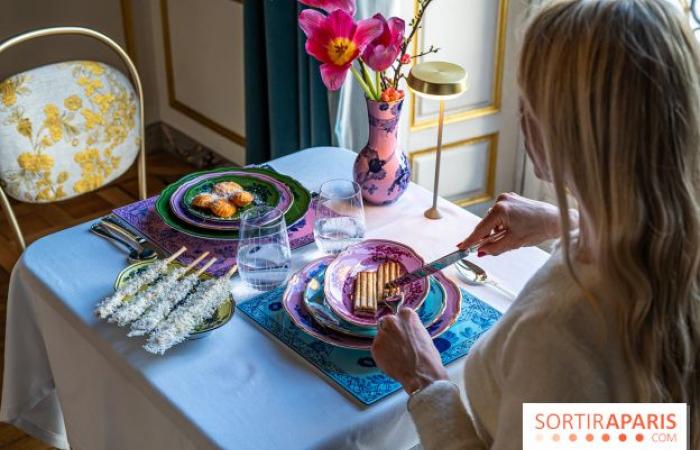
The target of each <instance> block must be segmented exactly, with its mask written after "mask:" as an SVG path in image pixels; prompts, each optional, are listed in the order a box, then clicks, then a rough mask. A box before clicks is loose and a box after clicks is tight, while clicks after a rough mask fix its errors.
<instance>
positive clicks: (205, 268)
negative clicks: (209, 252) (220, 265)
mask: <svg viewBox="0 0 700 450" xmlns="http://www.w3.org/2000/svg"><path fill="white" fill-rule="evenodd" d="M215 262H216V258H212V259H210V260H209V261H207V263H206V264H205V265H204V266H202V268H201V269H199V270H198V271H196V272H195V275H197V276H200V275H202V274H203V273H204V272H206V270H207V269H208V268H209V267H211V265H212V264H214V263H215Z"/></svg>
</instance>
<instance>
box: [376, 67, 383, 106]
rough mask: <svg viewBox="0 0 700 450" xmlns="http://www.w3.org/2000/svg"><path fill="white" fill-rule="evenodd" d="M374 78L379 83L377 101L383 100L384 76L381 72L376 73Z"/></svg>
mask: <svg viewBox="0 0 700 450" xmlns="http://www.w3.org/2000/svg"><path fill="white" fill-rule="evenodd" d="M374 76H375V78H376V81H377V100H381V97H382V90H383V89H382V74H381V72H379V71H376V72H374Z"/></svg>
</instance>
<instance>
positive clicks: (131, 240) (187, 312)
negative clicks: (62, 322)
mask: <svg viewBox="0 0 700 450" xmlns="http://www.w3.org/2000/svg"><path fill="white" fill-rule="evenodd" d="M338 181H339V180H335V183H336V184H337V183H338ZM340 181H342V180H340ZM341 197H342V196H341ZM311 198H312V196H311V194H310V193H309V192H308V191H307V190H306V189H304V188H303V187H302V186H301V184H300V183H298V182H297V181H296V180H294V179H293V178H291V177H288V176H285V175H281V174H278V173H277V172H275V171H273V170H270V169H265V168H246V169H217V170H214V171H209V172H199V173H196V174H192V175H188V176H186V177H184V178H183V179H181V180H179V181H177V182H176V183H174V184H172V185H170V186H168V187H166V188H165V190H164V191H163V192H162V193H161V194H160V196H159V197H158V198H157V200H155V202H154V203H152V205H153V208H152V209H153V210H154V212H155V214H157V216H158V218H159V220H161V221H162V222H163V223H164V224H165V225H167V226H168V227H169V228H171V229H172V230H175V232H176V233H175V236H178V235H179V236H182V237H183V239H182V241H187V242H190V243H191V242H192V241H191V239H192V238H197V239H201V240H203V241H202V242H212V243H218V242H228V243H230V244H232V245H231V247H230V248H231V250H230V251H235V249H238V254H237V255H235V257H236V258H237V259H238V260H239V261H238V262H239V264H241V265H242V267H243V268H245V269H246V270H248V271H250V272H249V273H247V276H246V273H244V274H243V275H244V280H245V281H246V282H248V284H250V285H251V286H253V287H255V288H257V289H261V290H268V289H270V288H271V287H274V286H277V285H279V284H280V283H279V282H278V281H281V282H284V281H285V280H286V278H287V276H286V272H285V271H284V270H288V269H285V268H288V267H289V258H291V254H290V251H289V241H288V240H287V235H290V236H291V235H292V234H293V233H294V232H295V230H298V229H299V228H305V227H306V228H307V229H308V226H307V224H306V222H313V216H314V213H315V214H316V215H318V219H319V220H318V222H323V223H322V224H321V225H319V224H318V223H316V224H314V225H313V226H314V227H316V228H318V227H319V226H326V229H327V228H329V227H328V226H327V225H333V222H336V223H345V222H348V223H349V222H352V223H353V224H354V228H353V230H354V231H353V233H352V234H353V235H352V236H349V235H348V236H345V235H343V236H341V238H342V239H341V240H342V241H343V243H344V247H346V248H345V249H343V250H341V251H340V252H339V253H338V254H337V255H329V256H326V257H323V258H320V259H318V260H315V261H313V262H311V263H309V264H307V265H306V266H305V267H303V268H302V269H301V270H299V271H298V272H297V273H296V274H294V275H292V276H291V278H289V280H288V281H287V283H286V289H285V290H284V293H283V294H282V299H281V304H282V306H283V307H284V310H285V311H286V313H287V314H288V317H289V319H291V321H292V322H293V323H294V324H295V325H296V326H297V327H299V328H300V329H301V330H302V331H303V332H304V333H306V334H308V335H309V336H312V337H314V338H316V339H318V340H320V341H322V342H325V343H327V344H330V345H333V346H336V347H343V348H350V349H362V350H367V349H369V348H370V346H371V344H372V340H373V338H374V337H375V336H376V334H377V332H378V324H379V321H380V320H381V318H382V317H384V316H386V315H388V314H396V313H397V312H398V310H399V309H400V308H411V309H413V310H415V311H416V312H417V314H418V316H419V317H420V320H421V322H422V323H423V325H424V326H425V328H426V329H427V330H428V332H429V333H430V335H431V336H432V337H438V336H440V335H441V334H442V333H444V332H445V331H447V330H448V329H449V328H450V327H451V326H452V325H453V324H454V323H455V322H456V321H457V319H458V318H459V316H460V312H461V307H462V293H461V291H460V289H459V288H458V287H457V286H456V285H455V283H454V282H452V281H451V280H450V279H448V278H447V277H446V276H445V275H444V274H443V273H442V272H441V271H442V269H444V268H445V267H447V266H450V265H452V264H454V263H458V271H459V272H460V273H462V272H464V271H465V270H466V271H471V272H468V273H471V274H472V276H470V277H468V279H467V281H470V280H471V281H472V282H473V283H481V284H483V283H486V282H488V283H490V284H493V282H492V281H491V280H488V281H487V279H486V277H485V272H483V270H481V269H480V268H479V267H478V266H476V265H474V264H473V263H471V262H469V261H467V260H466V259H465V257H466V256H467V255H468V254H470V253H472V252H474V251H475V250H476V249H477V248H478V247H479V246H480V245H482V244H483V243H484V242H485V241H486V240H489V241H492V240H497V239H499V238H500V237H502V234H503V232H501V233H497V234H494V235H491V236H489V237H488V238H486V239H485V240H483V241H482V242H479V243H478V244H477V245H475V246H473V247H472V248H470V249H467V250H465V251H456V252H454V253H451V254H449V255H447V256H445V257H443V258H440V259H438V260H436V261H434V262H432V263H430V264H427V265H426V264H425V262H424V261H423V259H422V258H421V257H420V256H419V255H418V254H417V253H416V252H415V251H414V250H413V249H411V248H410V247H408V246H407V245H405V244H402V243H399V242H394V241H390V240H378V239H368V240H364V241H363V240H361V238H362V235H363V234H364V228H363V227H364V223H363V221H364V216H363V213H362V202H361V198H360V199H359V201H358V202H357V203H358V204H357V205H354V204H353V210H354V211H355V212H354V213H353V217H352V221H348V220H347V217H345V218H340V219H338V218H335V219H334V218H333V216H332V215H330V216H329V214H328V213H329V211H330V208H331V207H332V206H333V202H332V201H329V202H324V196H323V188H322V190H321V195H320V200H319V201H318V202H317V205H319V204H320V205H321V206H322V208H323V209H322V210H321V208H319V207H318V206H317V207H316V209H317V211H313V208H312V202H311ZM331 200H332V198H331ZM148 201H149V200H145V201H144V202H148ZM346 210H347V208H346ZM261 211H262V212H261ZM331 212H332V211H331ZM273 225H274V227H273ZM246 227H249V228H254V229H255V240H254V241H252V242H253V244H254V245H252V250H251V249H250V247H251V245H250V242H248V241H246V238H247V237H248V236H247V235H246ZM358 227H359V228H358ZM137 228H138V227H134V226H133V224H128V225H125V224H124V221H123V219H122V218H121V217H115V216H113V215H112V216H107V217H104V218H102V220H101V221H99V222H96V223H95V224H93V225H92V227H91V229H90V231H91V232H93V233H95V234H96V235H98V236H101V237H103V238H105V239H109V240H110V241H112V242H114V243H115V244H117V245H120V246H123V247H124V248H125V249H126V250H127V252H128V260H129V261H130V262H131V263H132V264H131V265H130V266H128V267H127V268H126V269H124V270H123V271H122V272H121V273H120V274H119V275H118V277H117V281H116V283H115V286H114V288H115V292H114V294H112V295H110V296H108V297H106V298H104V299H102V300H101V301H100V302H99V303H98V305H97V307H96V309H95V312H96V314H97V316H98V317H100V318H102V319H105V320H107V321H108V322H111V323H115V324H116V325H118V326H120V327H125V328H128V329H129V331H128V336H130V337H134V336H147V340H146V342H145V345H144V348H145V349H146V350H147V351H149V352H151V353H157V354H163V353H164V352H165V351H166V350H168V349H169V348H170V347H172V346H174V345H177V344H178V343H180V342H183V341H184V340H185V339H195V338H198V337H202V336H204V335H207V334H208V333H210V332H211V331H212V330H214V329H216V328H218V327H221V326H222V325H224V324H225V323H226V322H228V320H230V318H231V316H232V315H233V312H234V309H235V301H234V300H233V297H232V295H231V293H230V285H229V278H230V277H231V276H233V274H234V273H235V272H236V269H237V267H238V265H235V264H233V263H231V264H229V267H227V268H225V269H227V270H226V271H225V272H224V271H223V270H222V269H221V268H220V267H219V269H218V270H219V272H218V274H219V275H220V276H219V277H218V278H215V277H212V276H211V275H209V274H207V273H206V271H207V270H210V271H211V269H210V268H215V267H216V266H214V264H215V261H216V259H217V258H215V257H211V255H209V252H208V251H204V252H203V251H201V250H202V249H201V248H198V249H197V250H198V251H195V253H193V254H191V255H192V256H188V255H187V254H186V253H185V252H186V248H185V247H184V246H183V247H182V248H180V249H179V250H178V251H176V252H174V253H172V254H171V255H169V256H167V251H164V249H166V248H167V245H164V243H163V242H157V241H156V242H154V241H155V240H154V239H152V238H151V239H148V238H146V236H144V235H145V234H147V233H140V232H139V231H141V230H138V229H137ZM273 229H274V230H276V231H274V232H273V231H269V230H273ZM285 229H286V230H285ZM326 229H324V228H319V229H318V230H314V231H318V233H317V234H319V236H316V238H317V239H319V238H322V239H323V240H324V241H323V242H322V243H323V244H324V245H319V248H321V249H322V250H323V249H324V248H326V247H327V246H328V242H326V241H328V239H329V236H332V235H328V234H327V233H325V231H326ZM265 230H268V231H265ZM280 230H281V231H280ZM275 233H276V234H275ZM280 233H281V235H283V236H282V239H280V238H279V234H280ZM172 234H173V233H170V235H172ZM336 234H337V233H336ZM320 235H323V236H320ZM275 236H277V238H275ZM149 237H151V236H149ZM188 239H189V241H188ZM331 239H332V238H331ZM207 240H214V241H207ZM273 241H274V247H275V248H274V250H275V251H274V252H272V253H271V254H272V255H273V257H278V256H279V255H282V256H284V255H286V258H287V260H286V262H285V261H282V262H281V263H280V262H274V261H266V262H265V264H264V266H262V267H257V268H256V267H253V265H254V264H253V262H254V258H255V257H257V258H261V257H262V255H269V254H270V251H269V248H266V247H270V248H271V247H272V246H273ZM352 241H354V242H356V243H355V244H352ZM183 243H184V242H183ZM170 244H171V247H172V242H171V243H170ZM350 244H352V245H350ZM181 245H182V243H181ZM284 245H286V249H287V250H286V251H285V250H284V248H282V249H279V248H278V247H280V246H282V247H283V246H284ZM227 248H228V247H227ZM216 251H217V249H216V248H214V249H212V253H215V252H216ZM251 251H252V252H253V253H255V255H256V256H255V257H253V259H251V260H250V261H249V260H248V259H246V258H247V255H249V253H250V252H251ZM159 254H160V255H163V256H164V257H163V258H158V255H159ZM207 256H210V258H209V259H208V260H207ZM266 257H267V256H266ZM178 259H180V260H181V261H186V262H187V264H186V265H185V264H180V263H179V262H178V261H177V260H178ZM202 264H203V265H202ZM219 264H220V263H219ZM241 270H243V269H241ZM256 270H257V272H256ZM215 273H216V272H215ZM272 274H277V275H281V278H280V280H277V279H276V280H275V284H274V285H269V286H265V287H261V286H263V285H264V283H263V284H256V282H259V281H260V280H263V281H264V280H265V278H264V277H265V276H267V277H268V278H269V277H270V276H272ZM256 277H257V278H256Z"/></svg>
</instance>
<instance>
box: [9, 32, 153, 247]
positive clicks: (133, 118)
mask: <svg viewBox="0 0 700 450" xmlns="http://www.w3.org/2000/svg"><path fill="white" fill-rule="evenodd" d="M59 35H79V36H85V37H89V38H93V39H96V40H98V41H100V42H102V43H103V44H105V45H107V46H108V47H110V48H111V49H112V50H113V51H114V52H116V53H117V55H119V57H120V58H121V60H122V61H123V63H124V64H125V65H126V67H127V69H128V71H129V74H130V76H131V82H130V81H129V79H128V78H127V77H126V76H125V75H124V74H123V73H121V72H120V71H118V70H117V69H115V68H114V67H111V66H109V65H107V64H104V63H101V62H96V61H67V62H59V63H55V64H49V65H45V66H41V67H37V68H34V69H31V70H28V71H25V72H22V73H19V74H16V75H14V76H12V77H10V78H8V79H6V80H5V81H2V82H1V83H0V206H2V209H3V210H4V212H5V215H6V216H7V219H8V222H9V223H10V225H11V226H12V228H13V230H14V234H15V235H16V237H17V241H18V242H19V245H20V247H21V249H22V250H24V249H25V247H26V245H25V241H24V237H23V235H22V230H21V228H20V226H19V223H18V221H17V218H16V216H15V213H14V211H13V210H12V206H11V204H10V201H9V199H8V196H9V197H12V198H14V199H16V200H18V201H22V202H29V203H48V202H54V201H58V200H65V199H69V198H72V197H76V196H79V195H81V194H85V193H88V192H91V191H94V190H96V189H98V188H100V187H102V186H104V185H106V184H108V183H109V182H111V181H113V180H114V179H116V178H117V177H119V176H120V175H122V174H123V173H124V172H126V171H127V170H128V169H129V167H131V165H132V164H133V163H134V161H136V159H137V158H138V183H139V197H140V198H141V199H142V200H143V199H145V198H146V152H145V134H144V114H143V91H142V87H141V80H140V78H139V75H138V72H137V71H136V67H135V66H134V63H133V62H132V61H131V59H130V58H129V56H128V55H127V53H126V52H125V51H124V50H123V49H122V48H121V47H120V46H119V45H118V44H117V43H116V42H114V41H113V40H112V39H110V38H109V37H107V36H105V35H104V34H102V33H99V32H97V31H94V30H91V29H88V28H82V27H56V28H45V29H40V30H35V31H30V32H27V33H23V34H20V35H18V36H14V37H12V38H10V39H7V40H6V41H4V42H2V43H0V55H2V53H3V52H5V51H6V50H7V49H9V48H11V47H14V46H16V45H18V44H21V43H25V42H28V41H31V40H34V39H38V38H42V37H46V36H59ZM132 82H133V84H132Z"/></svg>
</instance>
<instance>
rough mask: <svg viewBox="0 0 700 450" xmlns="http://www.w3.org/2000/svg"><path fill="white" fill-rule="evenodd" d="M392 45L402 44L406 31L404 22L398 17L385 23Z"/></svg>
mask: <svg viewBox="0 0 700 450" xmlns="http://www.w3.org/2000/svg"><path fill="white" fill-rule="evenodd" d="M386 23H387V25H388V26H389V33H390V35H391V40H392V43H393V44H399V45H401V44H403V34H404V32H405V31H406V22H404V20H403V19H401V18H399V17H391V18H390V19H389V20H387V21H386Z"/></svg>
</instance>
